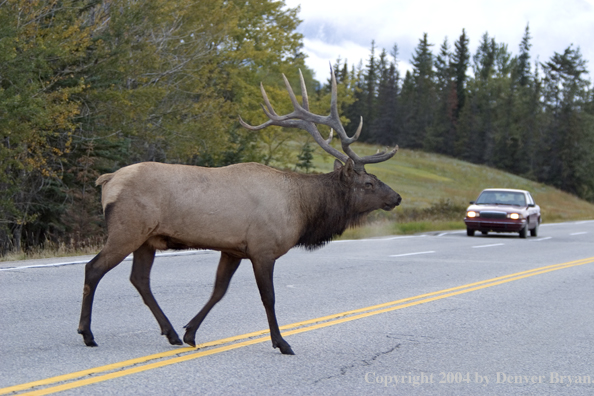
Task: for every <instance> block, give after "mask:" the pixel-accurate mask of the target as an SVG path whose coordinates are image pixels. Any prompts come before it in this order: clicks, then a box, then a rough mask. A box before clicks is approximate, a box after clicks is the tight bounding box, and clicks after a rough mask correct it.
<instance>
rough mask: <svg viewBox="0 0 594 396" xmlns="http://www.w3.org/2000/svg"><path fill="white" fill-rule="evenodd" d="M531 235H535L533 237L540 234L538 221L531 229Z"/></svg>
mask: <svg viewBox="0 0 594 396" xmlns="http://www.w3.org/2000/svg"><path fill="white" fill-rule="evenodd" d="M530 236H533V237H535V236H538V223H536V225H535V226H534V228H533V229H531V230H530Z"/></svg>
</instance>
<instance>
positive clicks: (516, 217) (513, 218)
mask: <svg viewBox="0 0 594 396" xmlns="http://www.w3.org/2000/svg"><path fill="white" fill-rule="evenodd" d="M507 217H508V218H510V219H512V220H519V219H521V218H522V216H521V215H520V214H519V213H510V214H508V215H507Z"/></svg>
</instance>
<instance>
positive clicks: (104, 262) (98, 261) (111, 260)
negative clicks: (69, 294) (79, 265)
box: [78, 240, 131, 347]
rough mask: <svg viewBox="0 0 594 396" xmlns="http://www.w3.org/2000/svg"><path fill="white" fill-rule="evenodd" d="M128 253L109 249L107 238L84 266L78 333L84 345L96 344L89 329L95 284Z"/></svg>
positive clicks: (93, 345) (91, 345)
mask: <svg viewBox="0 0 594 396" xmlns="http://www.w3.org/2000/svg"><path fill="white" fill-rule="evenodd" d="M130 253H131V252H128V251H122V250H120V251H117V250H115V249H111V248H110V245H109V240H108V241H107V243H106V244H105V247H104V248H103V250H102V251H100V252H99V254H98V255H96V256H95V257H94V258H93V259H92V260H91V261H89V262H88V263H87V264H86V266H85V285H84V288H83V300H82V307H81V312H80V322H79V325H78V334H80V335H82V336H83V340H84V341H85V345H86V346H90V347H96V346H97V343H96V342H95V338H94V337H93V332H92V331H91V315H92V311H93V299H94V297H95V290H96V289H97V285H98V284H99V281H100V280H101V278H103V276H104V275H105V274H106V273H107V272H108V271H109V270H111V269H112V268H114V267H115V266H116V265H118V264H119V263H120V262H121V261H122V260H123V259H124V258H125V257H126V256H127V255H128V254H130Z"/></svg>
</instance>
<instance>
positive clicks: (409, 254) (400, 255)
mask: <svg viewBox="0 0 594 396" xmlns="http://www.w3.org/2000/svg"><path fill="white" fill-rule="evenodd" d="M429 253H435V251H434V250H431V251H429V252H416V253H405V254H392V255H390V257H403V256H414V255H416V254H429Z"/></svg>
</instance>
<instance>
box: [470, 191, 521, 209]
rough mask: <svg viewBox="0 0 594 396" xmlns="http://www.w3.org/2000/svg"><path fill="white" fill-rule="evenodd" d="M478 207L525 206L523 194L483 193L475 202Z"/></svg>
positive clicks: (504, 192)
mask: <svg viewBox="0 0 594 396" xmlns="http://www.w3.org/2000/svg"><path fill="white" fill-rule="evenodd" d="M476 203H477V204H479V205H515V206H526V197H525V196H524V194H523V193H518V192H509V191H483V192H482V193H481V195H480V196H479V197H478V199H477V200H476Z"/></svg>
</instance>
